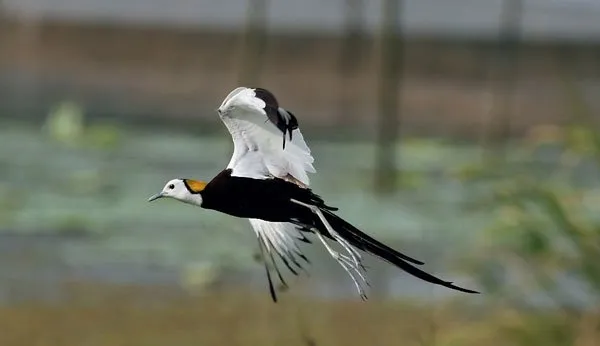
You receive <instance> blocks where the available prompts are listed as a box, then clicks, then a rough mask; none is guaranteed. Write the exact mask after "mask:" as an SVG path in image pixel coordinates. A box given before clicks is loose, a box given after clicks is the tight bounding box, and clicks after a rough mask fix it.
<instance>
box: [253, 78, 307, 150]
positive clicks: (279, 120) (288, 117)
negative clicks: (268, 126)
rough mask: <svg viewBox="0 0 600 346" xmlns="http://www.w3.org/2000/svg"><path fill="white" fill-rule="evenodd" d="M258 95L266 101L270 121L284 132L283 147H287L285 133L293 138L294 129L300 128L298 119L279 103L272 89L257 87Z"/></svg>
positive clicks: (256, 92) (266, 110) (255, 90)
mask: <svg viewBox="0 0 600 346" xmlns="http://www.w3.org/2000/svg"><path fill="white" fill-rule="evenodd" d="M254 92H255V94H256V97H258V98H259V99H261V100H263V101H264V102H265V112H266V113H267V117H268V118H269V121H271V123H273V125H275V126H277V128H278V129H279V130H280V131H281V132H282V133H283V148H284V149H285V135H286V134H288V133H289V135H290V140H292V131H294V130H295V129H297V128H298V120H297V119H296V117H295V116H294V114H292V112H290V111H288V110H287V109H284V108H281V107H279V103H278V102H277V99H276V98H275V95H273V94H272V93H271V92H270V91H268V90H266V89H263V88H255V89H254Z"/></svg>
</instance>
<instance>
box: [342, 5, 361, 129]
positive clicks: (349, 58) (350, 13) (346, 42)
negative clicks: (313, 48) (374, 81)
mask: <svg viewBox="0 0 600 346" xmlns="http://www.w3.org/2000/svg"><path fill="white" fill-rule="evenodd" d="M364 12H365V1H364V0H345V6H344V38H343V40H342V45H341V49H340V57H339V69H340V70H339V73H340V79H339V81H340V88H339V90H340V98H339V101H340V108H339V110H340V113H339V117H340V119H348V118H353V117H354V116H355V115H356V113H357V112H356V108H355V106H354V98H353V97H352V95H351V93H350V90H349V89H350V88H351V85H352V82H353V79H354V78H355V77H356V75H357V72H358V69H359V66H360V64H361V63H362V61H363V57H364V55H365V53H364V48H365V47H364V46H365V45H364V18H365V16H364Z"/></svg>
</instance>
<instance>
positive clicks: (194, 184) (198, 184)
mask: <svg viewBox="0 0 600 346" xmlns="http://www.w3.org/2000/svg"><path fill="white" fill-rule="evenodd" d="M183 182H184V183H185V186H186V187H187V188H188V190H189V191H190V192H191V193H199V192H201V191H203V190H204V188H205V187H206V183H205V182H203V181H198V180H193V179H184V180H183Z"/></svg>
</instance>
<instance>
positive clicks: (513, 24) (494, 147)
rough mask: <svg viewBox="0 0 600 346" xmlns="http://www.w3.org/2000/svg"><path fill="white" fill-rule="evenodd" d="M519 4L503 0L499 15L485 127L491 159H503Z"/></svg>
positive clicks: (514, 69)
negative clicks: (490, 96) (497, 38)
mask: <svg viewBox="0 0 600 346" xmlns="http://www.w3.org/2000/svg"><path fill="white" fill-rule="evenodd" d="M522 12H523V0H505V1H504V3H503V9H502V13H501V27H500V34H499V35H500V36H499V40H498V47H497V51H496V56H495V59H493V60H494V63H493V64H492V66H491V69H492V71H491V73H492V88H493V94H494V97H493V98H494V101H493V103H494V106H493V110H492V118H491V120H490V121H489V123H488V127H487V129H486V130H485V131H486V136H485V137H486V138H485V139H484V143H485V146H486V147H487V149H488V150H490V151H491V152H490V155H491V157H495V158H502V157H504V145H503V143H504V142H505V140H506V139H508V138H509V137H510V130H511V117H512V110H513V101H514V89H515V86H516V81H517V79H518V61H519V44H520V39H521V22H522V20H521V18H522Z"/></svg>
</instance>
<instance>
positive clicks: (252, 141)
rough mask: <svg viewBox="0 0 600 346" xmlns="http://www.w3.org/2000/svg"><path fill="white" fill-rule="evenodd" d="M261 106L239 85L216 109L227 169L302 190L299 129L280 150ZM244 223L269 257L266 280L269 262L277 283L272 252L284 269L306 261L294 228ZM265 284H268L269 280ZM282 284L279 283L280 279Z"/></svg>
mask: <svg viewBox="0 0 600 346" xmlns="http://www.w3.org/2000/svg"><path fill="white" fill-rule="evenodd" d="M264 107H265V102H264V101H262V100H261V99H259V98H257V97H255V92H254V90H253V89H250V88H245V87H239V88H236V89H235V90H233V91H232V92H230V93H229V95H227V97H226V98H225V100H224V101H223V103H222V104H221V106H220V107H219V115H220V117H221V120H222V121H223V123H224V124H225V126H226V127H227V129H228V130H229V132H230V133H231V137H232V139H233V145H234V150H233V155H232V156H231V160H230V161H229V164H228V165H227V168H231V169H232V175H234V176H239V177H247V178H253V179H268V178H272V177H277V178H281V179H289V177H290V176H291V177H292V178H294V179H295V181H294V180H292V181H294V183H296V184H299V185H301V186H303V187H307V186H309V184H310V179H309V177H308V173H309V172H310V173H314V172H315V169H314V167H313V162H314V158H313V157H312V155H311V151H310V148H309V147H308V145H307V144H306V142H305V141H304V136H302V132H300V129H295V130H293V132H292V139H291V141H287V143H286V146H285V149H284V148H283V146H282V140H283V133H282V132H281V130H279V129H278V128H277V127H276V126H275V125H274V124H273V123H272V122H271V121H270V120H269V119H268V117H267V114H266V112H265V110H264ZM286 140H287V138H286ZM249 221H250V225H251V226H252V228H253V229H254V232H255V233H256V236H257V238H258V240H259V242H261V243H262V244H264V248H265V250H266V252H267V254H268V255H269V258H264V261H265V266H266V268H267V276H269V269H268V265H267V263H268V262H269V261H271V263H272V265H273V266H274V267H275V270H276V271H277V274H278V275H279V278H280V280H283V279H282V277H281V274H280V273H279V270H278V269H277V267H276V264H275V262H274V259H273V254H276V255H277V256H278V257H279V258H280V259H281V260H282V261H283V262H284V263H285V265H286V266H287V267H288V268H289V269H290V270H292V271H294V269H293V268H297V269H302V267H301V266H300V265H299V261H298V258H302V259H303V260H305V261H308V260H307V259H306V257H305V256H304V255H303V254H302V252H301V251H300V248H299V247H298V243H297V242H298V241H299V240H305V241H306V238H305V237H304V235H303V234H302V233H301V232H300V230H298V229H297V228H296V226H295V225H293V224H291V223H287V222H269V221H264V220H260V219H249ZM269 284H270V285H272V284H271V279H270V277H269ZM282 284H285V283H284V282H283V281H282ZM271 290H273V287H271ZM272 294H274V291H272ZM273 299H276V298H275V296H274V295H273Z"/></svg>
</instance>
